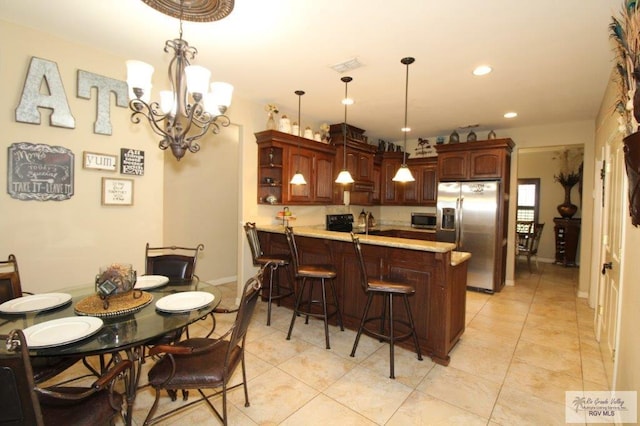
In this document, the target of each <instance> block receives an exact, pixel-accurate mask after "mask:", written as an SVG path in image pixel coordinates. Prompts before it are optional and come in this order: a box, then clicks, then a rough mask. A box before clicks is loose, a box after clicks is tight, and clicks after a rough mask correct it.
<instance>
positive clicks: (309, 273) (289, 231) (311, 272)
mask: <svg viewBox="0 0 640 426" xmlns="http://www.w3.org/2000/svg"><path fill="white" fill-rule="evenodd" d="M285 235H286V237H287V243H288V244H289V250H290V251H291V261H292V262H293V270H294V274H295V278H296V280H301V283H300V286H299V290H298V295H297V297H296V302H295V305H294V308H293V316H292V317H291V324H290V325H289V333H287V340H290V339H291V332H292V331H293V325H294V324H295V322H296V317H297V316H298V315H305V316H306V319H305V324H308V323H309V317H310V316H312V317H316V318H322V319H323V321H324V337H325V343H326V347H327V349H331V345H330V344H329V317H331V316H333V315H336V316H337V318H338V325H339V326H340V330H342V331H344V325H343V323H342V313H341V312H340V305H339V304H338V294H337V293H336V288H335V285H334V284H333V280H334V278H335V277H336V270H335V268H334V267H333V266H332V265H309V264H301V263H300V257H299V255H298V246H297V245H296V239H295V236H294V235H293V228H291V227H290V226H287V227H285ZM327 281H328V282H329V287H331V291H332V293H333V301H334V303H333V310H332V311H331V312H329V311H328V310H327V289H326V282H327ZM309 282H311V283H314V282H320V291H321V295H322V296H321V297H322V298H321V299H320V300H315V299H313V285H308V284H309ZM305 289H306V290H307V292H308V295H307V298H306V299H304V300H303V297H304V296H303V294H304V291H305ZM304 305H306V306H307V308H306V310H303V309H302V308H301V306H304ZM314 305H320V307H321V309H322V312H320V313H318V312H313V311H312V306H314Z"/></svg>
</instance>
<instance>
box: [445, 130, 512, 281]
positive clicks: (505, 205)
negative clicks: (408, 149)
mask: <svg viewBox="0 0 640 426" xmlns="http://www.w3.org/2000/svg"><path fill="white" fill-rule="evenodd" d="M514 146H515V144H514V143H513V141H512V140H511V139H492V140H485V141H475V142H467V143H457V144H443V145H436V151H437V152H438V168H437V173H438V180H439V181H443V182H452V181H478V180H495V181H498V182H499V189H498V218H497V229H496V238H495V241H496V243H495V247H494V253H495V255H494V258H495V261H494V265H493V268H494V279H493V290H494V291H500V290H502V288H503V287H504V285H505V282H506V269H507V240H508V232H507V230H508V222H509V194H510V182H511V151H512V149H513V147H514ZM472 262H473V260H472Z"/></svg>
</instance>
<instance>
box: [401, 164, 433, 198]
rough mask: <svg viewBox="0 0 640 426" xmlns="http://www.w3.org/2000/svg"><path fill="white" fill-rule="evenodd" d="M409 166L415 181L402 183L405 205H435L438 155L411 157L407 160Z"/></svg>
mask: <svg viewBox="0 0 640 426" xmlns="http://www.w3.org/2000/svg"><path fill="white" fill-rule="evenodd" d="M407 167H409V170H411V174H413V177H414V178H415V182H406V183H404V184H401V185H402V186H403V188H402V191H403V197H402V198H403V201H404V205H407V206H411V205H416V206H418V205H419V206H435V205H436V198H437V195H438V159H437V157H424V158H411V159H409V160H407Z"/></svg>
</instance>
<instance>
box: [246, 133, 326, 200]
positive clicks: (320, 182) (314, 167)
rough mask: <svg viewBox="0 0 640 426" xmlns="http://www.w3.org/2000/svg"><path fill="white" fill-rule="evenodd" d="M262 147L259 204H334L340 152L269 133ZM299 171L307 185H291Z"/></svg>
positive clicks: (261, 140) (259, 138) (262, 137)
mask: <svg viewBox="0 0 640 426" xmlns="http://www.w3.org/2000/svg"><path fill="white" fill-rule="evenodd" d="M256 142H257V144H258V203H259V204H331V203H332V202H333V181H334V179H335V177H334V176H333V173H334V167H335V166H334V164H335V158H336V148H335V147H334V146H333V145H328V144H324V143H320V142H316V141H312V140H310V139H305V138H301V137H298V136H294V135H290V134H288V133H282V132H278V131H276V130H265V131H262V132H258V133H256ZM296 171H300V172H302V174H303V175H304V177H305V179H306V181H307V184H306V185H291V184H289V181H290V180H291V177H292V176H293V174H294V173H295V172H296Z"/></svg>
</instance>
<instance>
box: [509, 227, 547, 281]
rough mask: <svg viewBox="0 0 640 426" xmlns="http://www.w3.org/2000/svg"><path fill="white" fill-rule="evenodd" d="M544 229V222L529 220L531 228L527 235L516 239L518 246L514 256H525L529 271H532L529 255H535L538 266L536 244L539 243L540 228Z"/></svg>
mask: <svg viewBox="0 0 640 426" xmlns="http://www.w3.org/2000/svg"><path fill="white" fill-rule="evenodd" d="M543 229H544V223H535V224H534V223H533V222H531V228H530V232H529V234H528V235H526V237H525V238H523V239H522V240H520V238H519V240H518V247H517V248H516V256H525V257H526V258H527V266H528V267H529V273H532V272H533V271H532V269H531V257H533V256H535V257H536V269H537V268H538V246H539V245H540V237H541V236H542V230H543Z"/></svg>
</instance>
